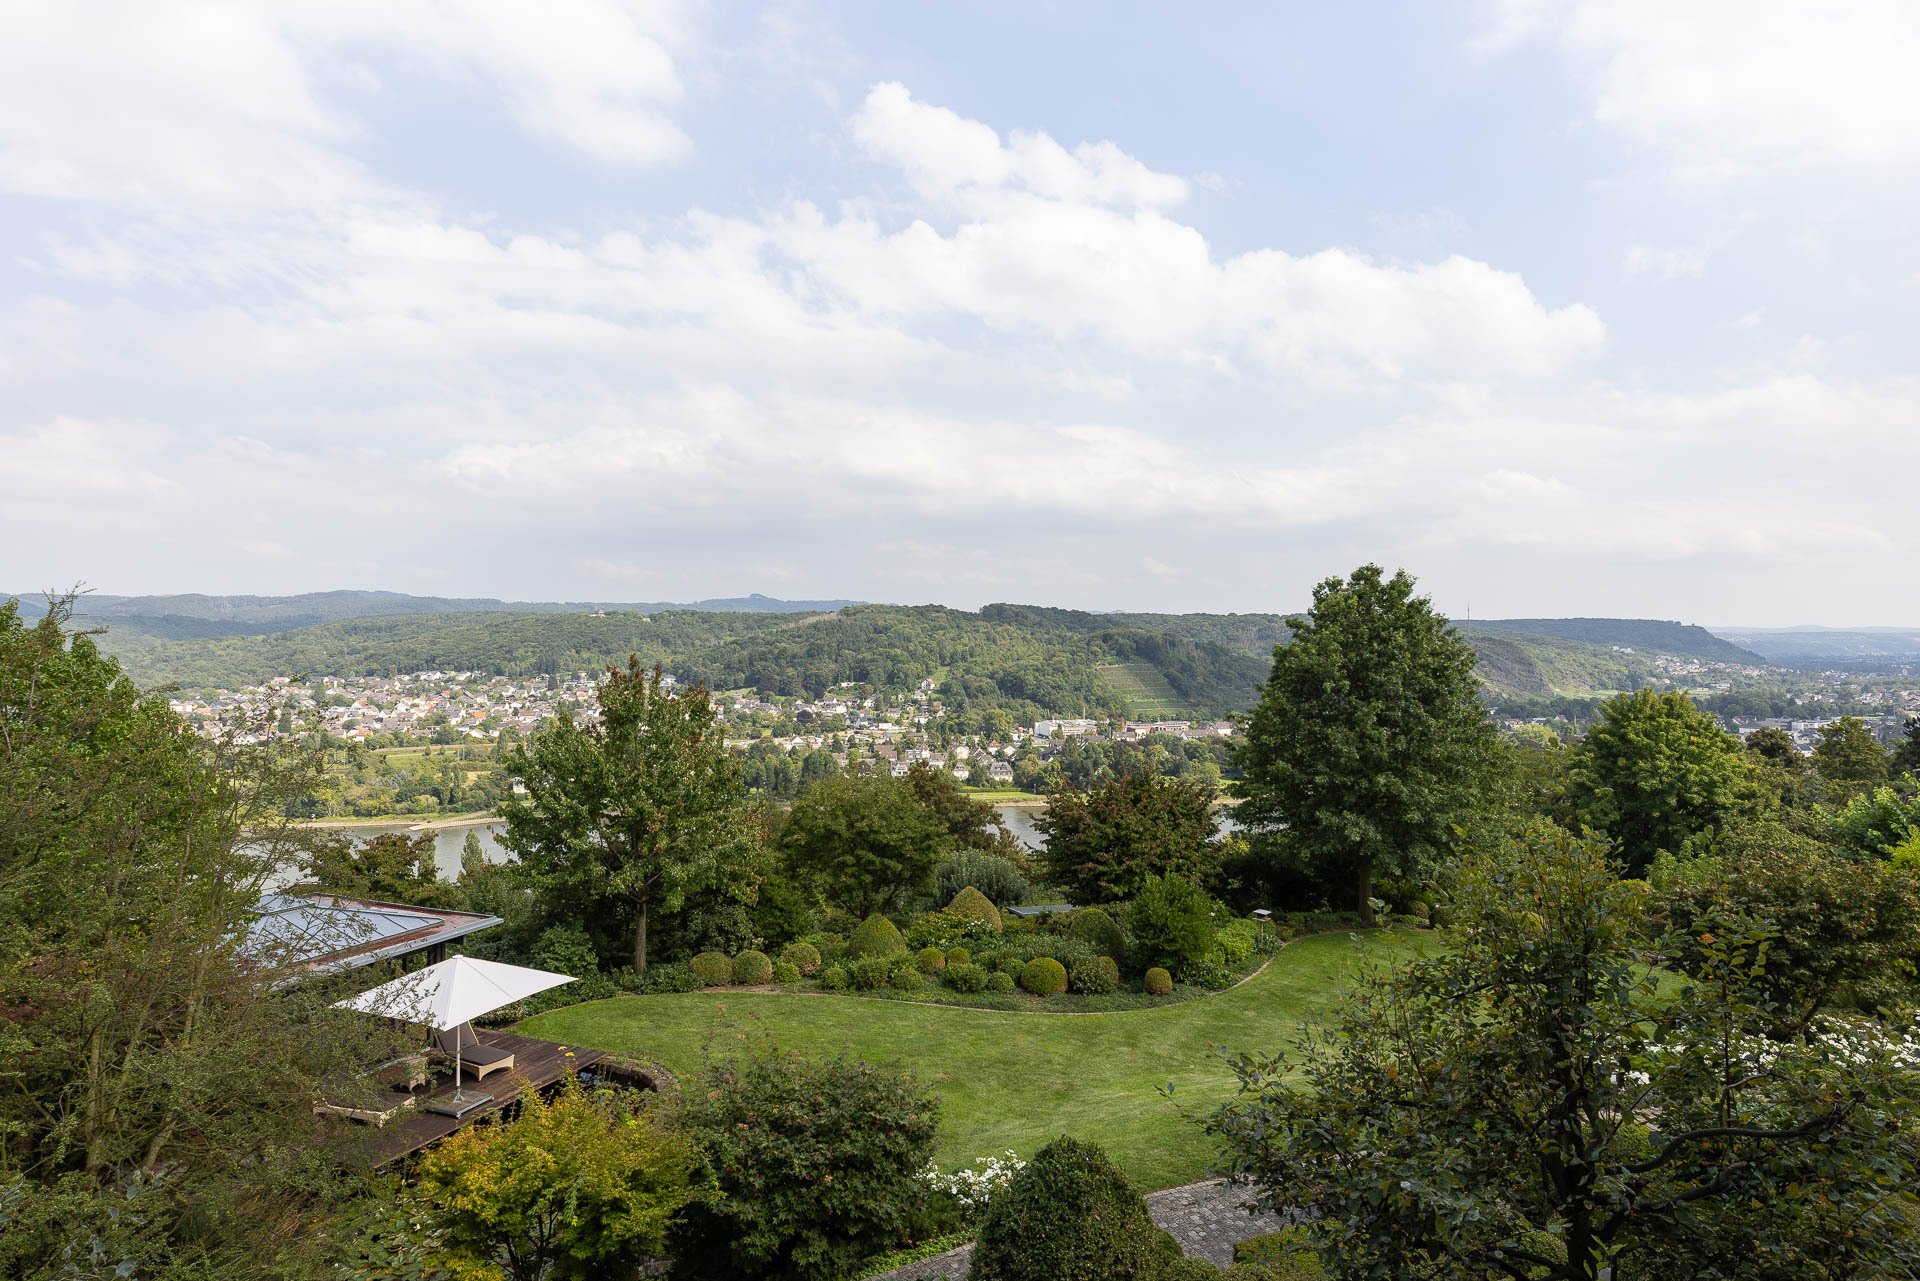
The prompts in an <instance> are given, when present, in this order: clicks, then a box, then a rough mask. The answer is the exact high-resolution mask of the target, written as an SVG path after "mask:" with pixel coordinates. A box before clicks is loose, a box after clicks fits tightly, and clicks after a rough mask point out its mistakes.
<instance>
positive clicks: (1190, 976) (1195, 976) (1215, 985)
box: [1181, 961, 1236, 992]
mask: <svg viewBox="0 0 1920 1281" xmlns="http://www.w3.org/2000/svg"><path fill="white" fill-rule="evenodd" d="M1181 977H1182V978H1184V979H1185V980H1186V981H1187V982H1189V983H1192V984H1194V985H1195V986H1197V987H1205V988H1212V989H1213V990H1214V991H1216V992H1220V991H1224V990H1225V989H1227V988H1230V987H1232V986H1233V985H1234V983H1235V981H1236V980H1235V979H1234V976H1233V971H1232V970H1229V969H1227V968H1226V967H1225V966H1221V965H1215V964H1214V963H1212V962H1211V961H1208V962H1203V963H1202V964H1199V965H1189V966H1188V967H1187V972H1186V973H1185V974H1184V975H1182V976H1181Z"/></svg>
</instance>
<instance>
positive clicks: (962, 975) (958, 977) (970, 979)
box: [947, 961, 988, 992]
mask: <svg viewBox="0 0 1920 1281" xmlns="http://www.w3.org/2000/svg"><path fill="white" fill-rule="evenodd" d="M987 978H988V975H987V972H986V971H985V970H983V969H981V968H980V967H979V966H977V965H969V964H967V963H966V962H965V961H962V962H961V963H960V964H958V965H949V966H948V967H947V982H949V983H951V984H953V990H954V991H956V992H978V991H980V990H982V989H983V988H985V987H986V986H987Z"/></svg>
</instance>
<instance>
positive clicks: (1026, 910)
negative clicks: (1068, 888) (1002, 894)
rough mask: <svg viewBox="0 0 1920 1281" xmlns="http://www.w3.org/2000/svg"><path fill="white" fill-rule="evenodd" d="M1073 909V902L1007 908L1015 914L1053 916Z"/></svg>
mask: <svg viewBox="0 0 1920 1281" xmlns="http://www.w3.org/2000/svg"><path fill="white" fill-rule="evenodd" d="M1072 910H1073V904H1071V903H1036V904H1031V905H1029V906H1026V907H1010V908H1008V909H1007V911H1008V912H1009V913H1011V914H1012V915H1014V916H1052V915H1054V914H1055V913H1058V912H1071V911H1072Z"/></svg>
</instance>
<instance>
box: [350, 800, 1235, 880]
mask: <svg viewBox="0 0 1920 1281" xmlns="http://www.w3.org/2000/svg"><path fill="white" fill-rule="evenodd" d="M1045 808H1046V807H1045V806H1044V805H1033V804H1028V805H996V806H994V807H993V812H994V813H996V814H998V815H999V816H1000V821H1001V822H1002V823H1005V824H1006V825H1007V830H1008V831H1010V832H1012V833H1013V834H1014V836H1015V837H1016V838H1018V839H1019V841H1020V843H1021V844H1022V845H1025V846H1026V847H1027V848H1028V849H1030V850H1037V849H1041V848H1043V847H1044V846H1045V845H1046V839H1045V838H1044V837H1042V836H1041V835H1040V831H1039V829H1038V828H1036V827H1035V826H1034V825H1033V820H1034V819H1035V818H1037V817H1038V816H1039V814H1040V811H1041V810H1043V809H1045ZM1216 813H1217V814H1218V816H1219V825H1220V830H1221V831H1222V832H1230V831H1232V830H1234V828H1235V827H1236V826H1238V825H1237V824H1236V823H1234V821H1233V818H1232V811H1231V809H1229V808H1228V807H1227V806H1224V805H1223V806H1221V807H1220V808H1219V810H1217V811H1216ZM431 822H432V820H430V819H423V820H421V821H419V822H412V823H408V822H393V823H364V824H363V823H355V824H352V825H350V826H343V827H341V828H340V829H338V830H340V831H343V832H350V833H352V835H353V836H354V837H355V838H356V839H359V840H366V839H368V838H369V837H374V836H382V835H385V834H386V833H388V832H399V833H400V834H402V835H405V836H412V835H416V834H417V833H418V832H419V831H420V830H421V828H422V827H423V826H426V825H427V824H429V823H431ZM505 827H506V824H505V823H502V822H499V821H498V820H496V821H493V822H485V823H460V824H451V825H449V826H446V827H436V828H434V829H433V862H434V866H435V867H436V868H437V869H439V872H440V875H441V877H442V878H443V879H445V880H449V881H451V880H454V879H456V878H457V877H458V876H459V875H460V852H461V850H462V849H463V848H464V847H465V845H466V840H467V833H468V832H472V833H474V834H475V835H476V836H478V837H479V838H480V849H481V852H482V853H484V854H485V855H486V856H487V860H488V861H489V862H493V863H503V862H505V861H506V860H507V859H509V858H511V857H513V856H512V855H511V854H509V853H507V851H506V849H505V848H504V847H503V846H502V845H501V844H500V833H501V831H502V830H504V829H505Z"/></svg>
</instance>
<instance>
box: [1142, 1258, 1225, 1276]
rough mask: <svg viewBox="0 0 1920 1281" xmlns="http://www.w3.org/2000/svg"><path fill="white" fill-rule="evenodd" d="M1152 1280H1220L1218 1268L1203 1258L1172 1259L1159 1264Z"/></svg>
mask: <svg viewBox="0 0 1920 1281" xmlns="http://www.w3.org/2000/svg"><path fill="white" fill-rule="evenodd" d="M1153 1281H1220V1269H1218V1268H1216V1267H1214V1266H1213V1265H1212V1264H1211V1263H1208V1262H1207V1261H1206V1260H1205V1259H1173V1260H1170V1261H1168V1262H1166V1263H1163V1264H1161V1266H1160V1270H1159V1271H1158V1272H1156V1273H1154V1274H1153Z"/></svg>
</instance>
